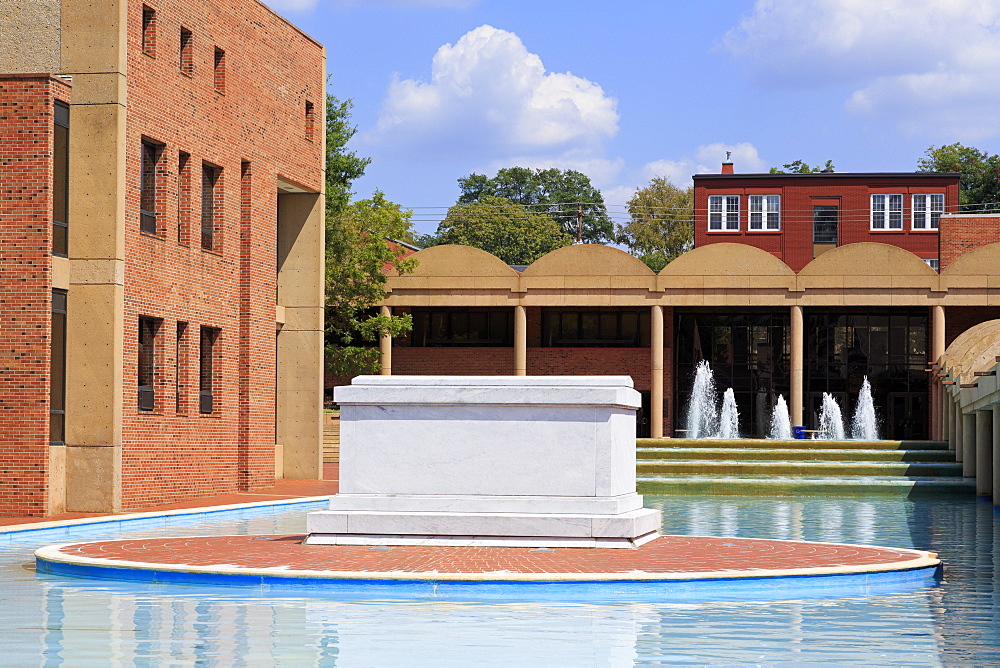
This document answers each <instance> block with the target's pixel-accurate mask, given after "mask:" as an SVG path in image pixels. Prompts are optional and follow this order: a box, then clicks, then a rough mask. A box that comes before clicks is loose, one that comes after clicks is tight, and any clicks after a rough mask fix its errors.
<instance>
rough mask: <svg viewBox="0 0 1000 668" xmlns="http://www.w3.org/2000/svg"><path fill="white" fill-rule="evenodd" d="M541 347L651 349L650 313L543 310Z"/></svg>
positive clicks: (626, 310)
mask: <svg viewBox="0 0 1000 668" xmlns="http://www.w3.org/2000/svg"><path fill="white" fill-rule="evenodd" d="M542 345H543V346H545V347H566V348H643V347H648V346H649V310H648V309H616V308H585V309H581V308H554V307H553V308H543V309H542Z"/></svg>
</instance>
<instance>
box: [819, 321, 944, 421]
mask: <svg viewBox="0 0 1000 668" xmlns="http://www.w3.org/2000/svg"><path fill="white" fill-rule="evenodd" d="M805 335H806V340H805V345H806V353H805V355H806V359H805V369H804V379H803V381H804V388H803V389H804V392H805V412H806V415H805V420H806V422H807V423H809V424H811V425H815V420H816V416H817V415H818V412H819V407H820V404H821V402H822V397H823V392H829V393H830V394H832V395H833V396H834V397H835V398H836V399H837V400H838V401H839V402H840V406H841V410H842V411H843V413H844V417H845V420H849V419H850V416H851V415H853V412H854V408H855V404H856V402H857V396H858V392H859V391H860V390H861V384H862V382H863V381H864V378H865V377H866V376H867V377H868V381H869V382H870V383H871V386H872V398H873V399H874V402H875V410H876V412H877V413H878V414H879V417H880V418H881V420H882V426H881V433H882V436H883V438H894V439H922V438H926V437H927V425H926V419H927V412H928V411H927V388H928V377H927V372H926V371H925V369H926V368H927V312H926V310H925V309H906V308H890V307H879V308H878V309H877V310H875V309H872V310H866V309H842V310H832V309H829V310H828V309H821V310H820V309H806V311H805Z"/></svg>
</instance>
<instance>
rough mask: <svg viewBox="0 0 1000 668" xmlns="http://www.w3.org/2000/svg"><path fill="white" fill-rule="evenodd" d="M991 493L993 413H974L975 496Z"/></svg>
mask: <svg viewBox="0 0 1000 668" xmlns="http://www.w3.org/2000/svg"><path fill="white" fill-rule="evenodd" d="M992 493H993V411H992V410H985V411H976V494H992Z"/></svg>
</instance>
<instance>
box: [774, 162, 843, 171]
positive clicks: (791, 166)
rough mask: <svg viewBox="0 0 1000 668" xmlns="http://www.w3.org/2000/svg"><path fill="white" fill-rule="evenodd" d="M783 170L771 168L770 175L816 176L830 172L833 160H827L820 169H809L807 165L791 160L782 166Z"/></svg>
mask: <svg viewBox="0 0 1000 668" xmlns="http://www.w3.org/2000/svg"><path fill="white" fill-rule="evenodd" d="M782 167H783V169H778V168H777V167H772V168H771V170H770V172H769V173H770V174H818V173H819V172H832V171H833V169H834V167H833V160H827V161H826V164H825V165H823V166H822V167H810V166H809V165H808V164H807V163H805V162H803V161H801V160H793V161H792V162H789V163H786V164H784V165H782Z"/></svg>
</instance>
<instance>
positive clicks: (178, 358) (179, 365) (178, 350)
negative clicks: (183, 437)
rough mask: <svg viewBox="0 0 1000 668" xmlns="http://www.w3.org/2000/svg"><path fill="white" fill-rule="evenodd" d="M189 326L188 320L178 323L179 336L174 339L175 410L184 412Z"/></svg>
mask: <svg viewBox="0 0 1000 668" xmlns="http://www.w3.org/2000/svg"><path fill="white" fill-rule="evenodd" d="M187 326H188V324H187V323H186V322H178V323H177V338H176V339H175V341H174V397H175V399H174V401H175V406H174V410H175V411H176V412H178V413H183V412H184V390H185V388H186V387H187V382H186V381H187V364H186V362H187V356H186V355H185V354H184V353H185V350H186V349H187Z"/></svg>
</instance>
